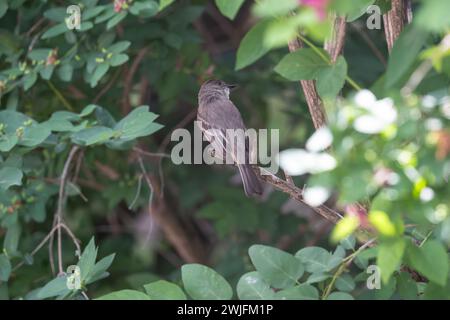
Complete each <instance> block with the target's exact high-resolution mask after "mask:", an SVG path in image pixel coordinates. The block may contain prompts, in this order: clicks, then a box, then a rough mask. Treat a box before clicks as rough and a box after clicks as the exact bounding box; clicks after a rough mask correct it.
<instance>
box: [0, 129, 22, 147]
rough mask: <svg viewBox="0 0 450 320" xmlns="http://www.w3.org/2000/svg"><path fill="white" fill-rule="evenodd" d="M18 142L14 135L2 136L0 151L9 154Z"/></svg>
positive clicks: (0, 138) (0, 137)
mask: <svg viewBox="0 0 450 320" xmlns="http://www.w3.org/2000/svg"><path fill="white" fill-rule="evenodd" d="M18 142H19V138H18V137H17V136H16V134H14V133H13V134H3V135H1V136H0V151H2V152H9V151H10V150H11V149H12V148H14V146H15V145H16V144H17V143H18Z"/></svg>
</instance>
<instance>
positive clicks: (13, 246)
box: [3, 223, 22, 256]
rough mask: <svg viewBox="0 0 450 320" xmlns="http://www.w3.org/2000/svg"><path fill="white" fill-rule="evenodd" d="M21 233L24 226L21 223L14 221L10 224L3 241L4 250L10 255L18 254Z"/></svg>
mask: <svg viewBox="0 0 450 320" xmlns="http://www.w3.org/2000/svg"><path fill="white" fill-rule="evenodd" d="M21 233H22V227H21V226H20V224H19V223H14V224H13V225H11V226H9V228H8V231H6V236H5V240H4V241H3V250H4V251H5V252H6V253H7V254H8V256H16V255H18V253H19V251H18V247H19V241H20V235H21Z"/></svg>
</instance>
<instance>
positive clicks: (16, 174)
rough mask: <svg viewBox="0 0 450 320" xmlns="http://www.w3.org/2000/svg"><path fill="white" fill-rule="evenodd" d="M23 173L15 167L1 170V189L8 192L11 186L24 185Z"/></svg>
mask: <svg viewBox="0 0 450 320" xmlns="http://www.w3.org/2000/svg"><path fill="white" fill-rule="evenodd" d="M22 177H23V173H22V171H21V170H19V169H17V168H15V167H3V168H1V169H0V189H3V190H6V189H8V188H9V187H11V186H20V185H21V184H22Z"/></svg>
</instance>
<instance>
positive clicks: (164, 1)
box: [158, 0, 175, 12]
mask: <svg viewBox="0 0 450 320" xmlns="http://www.w3.org/2000/svg"><path fill="white" fill-rule="evenodd" d="M174 1H175V0H159V9H158V10H159V11H160V12H161V11H163V10H164V9H165V8H166V7H168V6H170V5H171V4H172V3H173V2H174Z"/></svg>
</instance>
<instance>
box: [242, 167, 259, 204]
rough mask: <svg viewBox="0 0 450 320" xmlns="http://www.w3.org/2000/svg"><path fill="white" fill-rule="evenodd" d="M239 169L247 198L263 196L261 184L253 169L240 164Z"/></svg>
mask: <svg viewBox="0 0 450 320" xmlns="http://www.w3.org/2000/svg"><path fill="white" fill-rule="evenodd" d="M238 168H239V173H240V174H241V178H242V183H243V184H244V191H245V194H246V195H247V197H250V196H253V195H259V194H262V186H261V182H260V181H259V179H258V176H257V175H256V174H255V172H254V171H253V169H252V167H251V166H250V165H249V164H239V165H238Z"/></svg>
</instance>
